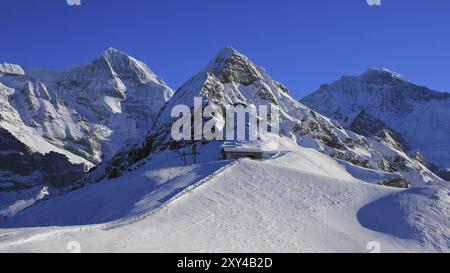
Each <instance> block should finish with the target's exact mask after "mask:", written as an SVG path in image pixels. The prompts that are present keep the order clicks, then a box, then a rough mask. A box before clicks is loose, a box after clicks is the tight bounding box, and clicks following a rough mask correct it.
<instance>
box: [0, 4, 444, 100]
mask: <svg viewBox="0 0 450 273" xmlns="http://www.w3.org/2000/svg"><path fill="white" fill-rule="evenodd" d="M81 1H82V5H81V6H79V7H75V6H69V5H67V4H66V0H39V1H36V0H0V14H1V31H0V35H1V36H0V37H1V40H0V62H12V63H19V64H22V65H24V66H27V67H35V66H40V67H46V68H50V69H62V68H66V67H70V66H73V65H76V64H82V63H87V62H89V61H90V60H91V59H93V58H94V57H95V56H97V55H99V54H100V53H101V52H102V51H104V50H105V49H106V48H108V47H115V48H117V49H120V50H123V51H126V52H128V53H129V54H131V55H132V56H134V57H136V58H137V59H140V60H142V61H144V62H145V63H146V64H148V65H149V67H150V68H151V69H152V70H153V71H154V72H155V73H157V74H158V75H160V76H161V77H162V78H163V79H164V80H165V81H166V82H167V83H168V84H169V85H171V86H172V87H173V88H174V89H176V88H178V87H179V86H180V85H181V84H182V83H183V82H184V81H186V80H187V79H188V78H189V77H190V76H192V75H193V74H195V73H197V72H198V71H199V70H200V69H202V68H203V67H204V66H205V65H206V64H207V63H208V62H209V60H210V59H211V58H212V57H213V56H214V55H215V54H216V53H217V52H218V51H219V50H220V49H222V48H223V47H224V46H227V45H230V46H233V47H235V48H236V49H237V50H239V51H241V52H242V53H244V54H245V55H247V56H248V57H249V58H250V59H251V60H253V61H254V62H255V63H256V64H259V65H261V66H263V67H265V68H266V69H267V70H268V71H269V73H270V74H271V75H272V76H273V78H275V79H276V80H279V81H281V82H283V83H285V84H286V85H287V86H288V87H289V88H290V89H291V92H292V93H293V95H294V97H296V98H301V97H302V96H304V95H306V94H308V93H309V92H311V91H314V90H316V89H317V88H318V87H319V85H320V84H322V83H326V82H331V81H334V80H336V79H338V78H339V77H340V76H341V75H343V74H345V75H353V74H360V73H362V72H364V71H365V70H366V69H367V68H370V67H386V68H389V69H392V70H394V71H397V72H399V73H401V74H403V75H405V76H406V77H407V78H409V79H410V80H412V81H414V82H416V83H420V84H423V85H427V86H429V87H431V88H433V89H436V90H440V91H450V73H449V72H450V1H449V0H382V5H381V6H379V7H373V6H369V5H367V3H366V0H291V1H288V0H273V1H272V0H128V1H125V0H108V1H106V0H81Z"/></svg>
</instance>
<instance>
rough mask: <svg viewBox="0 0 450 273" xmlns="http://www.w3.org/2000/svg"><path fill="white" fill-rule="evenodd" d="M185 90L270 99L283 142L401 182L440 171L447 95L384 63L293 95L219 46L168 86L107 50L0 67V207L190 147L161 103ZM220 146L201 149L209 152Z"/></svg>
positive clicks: (186, 100) (226, 101)
mask: <svg viewBox="0 0 450 273" xmlns="http://www.w3.org/2000/svg"><path fill="white" fill-rule="evenodd" d="M195 96H197V97H202V98H203V101H204V104H205V105H206V104H214V105H217V106H218V107H222V108H226V107H227V106H228V105H233V104H236V103H241V104H244V105H256V106H257V105H270V106H271V107H276V108H277V109H279V111H280V113H281V117H280V128H281V136H282V140H283V141H287V142H289V143H291V144H295V145H300V146H302V147H308V148H312V149H315V150H318V151H320V152H322V153H324V154H326V155H328V156H330V157H332V158H336V159H337V160H343V161H346V162H349V163H350V164H352V165H356V166H359V167H364V168H368V169H373V170H379V171H384V172H390V173H394V174H397V175H398V177H399V178H401V179H403V180H404V181H406V182H405V183H406V184H405V183H400V184H401V185H403V186H405V185H413V186H418V185H424V184H430V183H431V184H436V183H442V182H443V180H442V179H441V178H439V177H438V176H436V175H435V173H436V174H439V175H440V176H441V177H442V178H447V179H448V176H447V175H448V172H446V171H448V168H449V167H450V155H449V152H450V151H449V149H450V148H449V147H450V145H449V139H450V138H449V136H450V126H449V125H450V112H449V111H448V109H449V106H450V94H448V93H439V92H436V91H432V90H429V89H427V88H425V87H419V86H416V85H414V84H412V83H409V82H408V81H406V80H405V79H404V78H403V77H402V76H400V75H398V74H396V73H394V72H390V71H387V70H375V69H372V70H369V71H368V72H366V73H364V74H363V75H361V76H359V77H343V78H342V79H341V80H340V81H337V82H335V83H333V84H331V85H324V86H322V87H321V88H320V89H319V90H318V91H317V92H314V93H313V94H311V95H310V96H308V97H306V98H304V99H303V100H302V101H301V102H299V101H297V100H295V99H294V98H292V97H291V95H290V93H289V90H288V89H287V88H286V87H285V86H284V85H283V84H281V83H279V82H277V81H275V80H273V79H272V78H271V77H270V76H269V75H268V73H267V72H266V71H265V70H264V69H263V68H261V67H258V66H257V65H255V64H253V63H252V62H251V61H250V60H249V59H248V58H247V57H245V56H244V55H242V54H241V53H239V52H237V51H236V50H234V49H233V48H229V47H227V48H225V49H223V50H222V51H221V52H220V53H219V54H218V55H217V56H216V57H215V58H214V59H213V60H212V61H211V62H210V63H209V64H208V65H207V67H205V68H204V69H203V70H202V71H201V72H200V73H199V74H197V75H195V76H194V77H192V78H191V79H189V80H188V81H187V82H186V83H185V84H184V85H183V86H182V87H180V88H179V89H178V90H177V91H176V92H173V91H172V89H171V88H170V87H168V86H167V84H165V83H164V81H163V80H162V79H161V78H159V77H158V76H156V75H155V74H154V73H153V72H152V71H151V70H150V69H149V68H148V67H147V66H146V65H145V64H143V63H142V62H140V61H138V60H136V59H135V58H133V57H130V56H129V55H127V54H126V53H124V52H121V51H119V50H116V49H112V48H111V49H108V50H106V51H105V52H104V53H103V54H101V55H100V56H99V57H97V58H95V59H94V60H93V61H92V62H91V63H90V64H87V65H81V66H78V67H74V68H71V69H68V70H65V71H62V72H53V71H47V70H44V69H25V68H22V67H21V66H19V65H13V64H2V65H0V98H1V99H0V109H1V112H0V143H1V144H2V145H1V146H0V162H1V163H2V164H1V166H0V195H1V196H4V198H2V201H1V202H0V206H2V205H3V206H7V205H10V204H11V203H14V201H17V200H18V199H23V198H26V196H33V195H34V194H35V193H36V192H37V191H39V190H40V189H41V188H42V186H50V188H51V189H54V190H55V191H61V190H62V191H67V190H69V191H70V190H73V189H75V188H79V187H83V186H85V185H87V184H90V183H94V182H99V181H102V180H107V179H110V178H115V177H118V176H121V175H123V174H124V173H126V172H128V171H130V170H135V169H136V168H138V167H139V166H141V165H139V162H140V161H142V160H144V159H146V158H151V157H153V156H154V155H156V154H159V153H161V152H164V151H166V150H180V149H186V147H191V146H192V145H193V143H190V142H181V143H176V142H174V141H173V140H172V139H171V136H170V127H171V125H172V123H173V119H172V118H171V117H170V112H171V109H172V107H173V106H175V105H178V104H185V105H188V106H191V107H193V105H192V104H193V98H194V97H195ZM203 144H205V143H204V142H203ZM220 145H221V142H220V141H218V146H217V147H218V148H217V149H216V150H214V151H211V152H212V153H216V154H217V157H218V158H219V157H220ZM88 171H89V172H88ZM397 186H398V185H397Z"/></svg>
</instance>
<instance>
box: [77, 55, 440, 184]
mask: <svg viewBox="0 0 450 273" xmlns="http://www.w3.org/2000/svg"><path fill="white" fill-rule="evenodd" d="M194 97H202V99H203V104H204V105H205V106H206V105H211V104H212V105H216V106H217V107H220V108H223V109H225V108H227V107H229V106H230V105H236V104H243V105H247V106H253V107H255V108H257V106H259V105H269V106H270V107H271V108H272V109H273V108H277V109H278V110H279V112H280V133H281V135H282V137H283V138H286V139H289V140H290V141H291V142H293V143H296V144H298V145H301V146H303V147H310V148H314V149H316V150H318V151H321V152H323V153H326V154H328V155H330V156H332V157H335V158H338V159H341V160H345V161H348V162H351V163H352V164H355V165H359V166H362V167H365V168H371V169H375V170H382V171H389V172H394V173H397V174H398V175H399V177H402V178H403V179H406V181H408V182H407V183H404V184H403V185H404V186H406V185H407V184H408V183H411V184H412V185H414V186H416V185H423V184H424V183H440V182H443V181H442V179H440V178H439V177H437V176H436V175H435V174H433V173H432V172H431V171H430V170H429V169H428V168H427V167H426V166H424V165H423V164H422V163H421V162H420V161H419V160H417V159H416V158H411V157H409V156H408V155H407V154H405V152H404V151H403V150H402V148H401V144H400V143H399V142H398V140H397V139H396V138H395V136H394V134H393V133H392V132H389V131H383V132H380V134H377V135H376V136H373V137H370V138H365V137H364V136H361V135H358V134H355V133H353V132H351V131H349V130H345V129H343V128H342V127H340V125H338V124H334V123H333V122H332V121H331V120H330V119H328V118H326V117H324V116H322V115H321V114H319V113H317V112H315V111H313V110H311V109H309V108H308V107H306V106H304V105H303V104H301V103H299V102H298V101H296V100H295V99H293V98H292V97H291V96H290V94H289V91H288V89H287V88H286V87H285V86H284V85H282V84H281V83H279V82H277V81H275V80H273V79H272V78H271V77H270V76H269V75H268V74H267V72H266V71H265V70H264V69H263V68H261V67H258V66H257V65H255V64H253V63H252V62H251V61H250V60H249V59H248V58H247V57H245V56H244V55H242V54H241V53H239V52H238V51H236V50H235V49H233V48H230V47H227V48H225V49H223V50H222V51H221V52H220V53H219V54H218V55H217V56H216V57H215V58H214V59H213V60H212V61H211V62H210V63H209V64H208V65H207V67H206V68H205V69H203V70H202V71H201V72H200V73H199V74H197V75H195V76H194V77H192V78H191V79H189V80H188V81H187V82H186V83H185V84H184V85H183V86H182V87H180V88H179V89H178V91H177V92H176V93H175V95H174V96H173V98H172V99H171V100H169V102H168V103H167V104H166V106H165V107H164V109H163V110H162V112H161V114H160V115H159V118H158V121H157V123H156V124H155V126H154V128H153V130H152V131H151V132H150V134H148V135H147V136H146V139H145V141H144V142H142V143H141V144H138V145H135V146H134V147H133V148H131V149H130V150H128V151H126V152H123V153H120V154H118V155H117V156H116V157H115V158H114V159H113V160H112V161H111V162H109V163H106V164H102V165H101V166H99V168H98V169H97V170H96V171H95V172H93V173H91V174H90V175H89V176H88V177H87V178H86V179H85V180H84V181H83V182H82V183H84V184H85V183H90V182H93V181H99V180H102V179H105V178H108V177H109V178H115V177H117V176H120V175H122V174H123V173H124V172H127V171H129V170H133V169H136V168H137V167H139V166H140V165H141V164H143V163H142V162H141V163H139V164H140V165H138V166H137V167H136V163H137V162H139V161H141V160H143V159H145V158H147V157H148V156H152V155H153V154H155V153H159V152H164V151H166V150H167V149H169V150H180V151H181V150H183V149H186V147H185V146H189V145H191V144H192V143H189V142H177V141H174V140H173V139H172V136H171V134H170V133H171V131H170V129H171V126H172V124H173V122H174V119H173V118H171V110H172V109H173V107H175V106H176V105H187V106H189V107H191V108H193V107H194ZM192 110H193V109H192ZM192 112H193V111H192ZM202 122H205V120H203V121H202ZM216 122H221V121H220V120H217V121H216ZM194 126H195V125H194ZM202 144H205V141H202ZM188 149H190V148H188ZM180 153H181V152H180ZM216 153H217V158H219V157H220V148H219V149H217V150H216ZM133 165H134V166H133ZM132 166H133V167H132ZM380 182H382V181H380Z"/></svg>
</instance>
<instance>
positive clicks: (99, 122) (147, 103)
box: [0, 48, 173, 205]
mask: <svg viewBox="0 0 450 273" xmlns="http://www.w3.org/2000/svg"><path fill="white" fill-rule="evenodd" d="M172 95H173V91H172V89H170V88H169V87H168V86H167V85H166V84H165V83H164V82H163V81H162V80H161V79H160V78H159V77H157V76H156V75H155V74H154V73H153V72H152V71H151V70H150V69H148V67H147V66H146V65H145V64H143V63H142V62H140V61H138V60H136V59H134V58H132V57H130V56H128V55H127V54H125V53H123V52H120V51H118V50H115V49H112V48H111V49H108V50H107V51H105V52H104V53H103V54H102V55H100V56H99V57H97V58H95V59H94V60H93V61H92V62H91V63H89V64H87V65H81V66H78V67H75V68H71V69H68V70H65V71H62V72H51V71H47V70H45V69H24V68H22V67H21V66H19V65H13V64H1V65H0V144H1V145H0V163H1V164H0V191H14V190H20V189H26V188H33V187H34V186H37V185H41V186H42V185H43V184H44V185H47V184H50V185H52V186H54V187H57V188H61V187H65V186H67V185H70V184H71V183H73V182H74V181H76V180H79V179H80V178H81V177H82V176H83V175H84V173H85V172H86V171H87V170H88V169H90V168H92V167H94V166H95V165H97V164H98V163H100V162H102V161H104V160H106V161H108V160H110V159H111V158H112V156H113V155H114V154H116V153H117V152H118V151H120V150H121V149H124V148H127V147H128V146H130V145H132V144H133V143H136V142H140V141H142V137H144V136H145V135H146V133H147V132H148V130H149V128H151V127H152V126H153V123H154V122H155V121H156V117H157V115H158V113H159V112H160V110H161V109H162V108H163V106H164V105H165V103H166V102H167V101H168V100H169V99H170V97H171V96H172ZM0 205H1V204H0Z"/></svg>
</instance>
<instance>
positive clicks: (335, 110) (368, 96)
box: [301, 69, 450, 180]
mask: <svg viewBox="0 0 450 273" xmlns="http://www.w3.org/2000/svg"><path fill="white" fill-rule="evenodd" d="M301 102H302V103H303V104H305V105H307V106H308V107H310V108H311V109H314V110H315V111H317V112H320V113H321V114H323V115H325V116H327V117H329V118H332V119H335V120H337V121H338V122H339V123H340V124H342V125H343V126H344V127H345V128H348V129H350V130H353V131H355V132H357V133H359V134H362V135H364V136H367V137H372V136H374V135H377V134H379V133H380V132H382V131H383V130H389V131H390V132H391V134H392V135H393V136H394V138H395V139H396V140H397V141H398V142H399V143H400V144H401V147H402V149H403V150H404V151H405V152H406V153H408V154H410V155H415V154H417V152H419V153H420V154H421V157H422V159H424V162H425V161H426V162H427V165H428V166H429V167H430V168H431V169H432V170H434V171H435V172H436V173H437V174H439V175H440V176H441V177H442V178H444V179H446V180H450V111H449V109H450V93H442V92H437V91H433V90H430V89H428V88H426V87H422V86H418V85H416V84H413V83H411V82H409V81H408V80H407V79H406V78H405V77H403V76H401V75H399V74H398V73H395V72H392V71H389V70H386V69H370V70H368V71H367V72H366V73H364V74H362V75H360V76H344V77H342V78H341V79H340V80H338V81H336V82H333V83H332V84H327V85H323V86H321V88H320V89H319V90H317V91H316V92H314V93H312V94H311V95H309V96H307V97H305V98H304V99H302V100H301ZM413 157H414V156H413Z"/></svg>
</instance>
